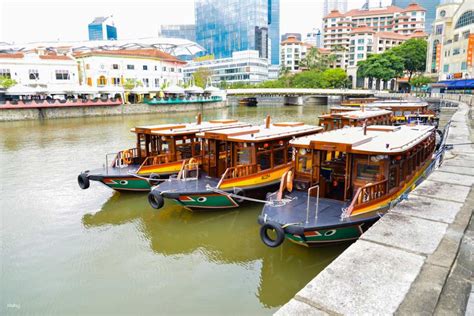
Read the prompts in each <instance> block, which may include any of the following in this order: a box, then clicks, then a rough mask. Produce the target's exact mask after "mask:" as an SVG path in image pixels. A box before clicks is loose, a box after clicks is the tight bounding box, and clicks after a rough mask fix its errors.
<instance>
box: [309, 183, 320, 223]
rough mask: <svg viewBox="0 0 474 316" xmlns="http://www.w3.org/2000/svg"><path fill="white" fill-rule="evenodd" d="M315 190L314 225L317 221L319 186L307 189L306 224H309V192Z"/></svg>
mask: <svg viewBox="0 0 474 316" xmlns="http://www.w3.org/2000/svg"><path fill="white" fill-rule="evenodd" d="M314 190H317V192H316V211H315V213H314V223H315V224H316V221H317V220H318V212H319V184H317V185H315V186H312V187H311V188H309V189H308V200H307V203H306V224H308V223H309V208H310V199H311V192H312V191H314Z"/></svg>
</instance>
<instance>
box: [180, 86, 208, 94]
mask: <svg viewBox="0 0 474 316" xmlns="http://www.w3.org/2000/svg"><path fill="white" fill-rule="evenodd" d="M185 91H186V92H188V93H204V89H203V88H201V87H198V86H190V87H187V88H186V89H185Z"/></svg>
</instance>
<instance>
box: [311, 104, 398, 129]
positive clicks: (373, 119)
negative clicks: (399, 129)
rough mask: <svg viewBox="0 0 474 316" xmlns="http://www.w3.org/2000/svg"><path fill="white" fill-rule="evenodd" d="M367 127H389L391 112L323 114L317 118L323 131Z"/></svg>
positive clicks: (368, 111) (358, 111)
mask: <svg viewBox="0 0 474 316" xmlns="http://www.w3.org/2000/svg"><path fill="white" fill-rule="evenodd" d="M365 123H367V125H390V124H391V123H392V112H391V111H388V110H379V109H368V110H366V109H364V108H362V109H361V110H356V111H349V112H336V113H329V114H323V115H320V116H319V126H321V127H323V128H324V130H325V131H331V130H334V129H339V128H343V127H346V126H363V125H364V124H365Z"/></svg>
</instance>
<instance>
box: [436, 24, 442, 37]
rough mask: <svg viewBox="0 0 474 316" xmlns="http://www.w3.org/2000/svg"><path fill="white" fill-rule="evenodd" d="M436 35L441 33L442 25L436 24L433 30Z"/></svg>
mask: <svg viewBox="0 0 474 316" xmlns="http://www.w3.org/2000/svg"><path fill="white" fill-rule="evenodd" d="M435 34H436V35H440V34H443V25H442V24H441V25H436V30H435Z"/></svg>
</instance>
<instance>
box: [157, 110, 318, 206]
mask: <svg viewBox="0 0 474 316" xmlns="http://www.w3.org/2000/svg"><path fill="white" fill-rule="evenodd" d="M321 130H322V128H321V127H318V126H312V125H306V124H304V123H300V122H285V123H274V124H271V123H270V119H269V118H267V122H266V124H265V125H262V126H252V127H241V128H232V129H227V130H215V131H206V132H203V133H201V134H199V135H198V136H200V137H201V138H202V143H203V147H202V148H203V150H202V157H201V161H202V165H201V168H200V169H197V168H196V167H198V166H197V165H195V164H194V162H193V161H188V162H187V163H186V164H183V167H182V169H181V171H180V173H179V174H178V178H177V179H174V178H172V179H169V180H168V181H165V182H163V183H161V184H159V185H158V186H157V187H155V188H154V189H153V190H152V192H150V194H149V202H150V204H151V205H152V207H154V208H160V207H161V206H162V205H163V198H169V199H173V200H175V201H176V202H177V203H179V204H181V205H183V206H185V207H187V208H190V209H218V208H223V209H224V208H233V207H237V206H239V204H240V203H241V202H243V201H244V200H245V198H249V197H257V196H260V195H262V193H263V195H264V194H265V193H266V192H268V190H271V189H272V188H274V187H275V186H278V183H279V181H280V178H281V176H282V175H283V174H284V173H285V172H286V171H287V170H289V169H290V168H291V167H292V165H293V162H292V150H291V147H290V146H289V141H290V140H291V139H292V138H294V137H298V136H304V135H310V134H315V133H318V132H320V131H321ZM190 174H191V175H190Z"/></svg>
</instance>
